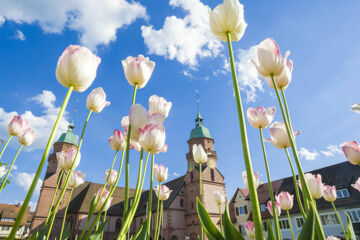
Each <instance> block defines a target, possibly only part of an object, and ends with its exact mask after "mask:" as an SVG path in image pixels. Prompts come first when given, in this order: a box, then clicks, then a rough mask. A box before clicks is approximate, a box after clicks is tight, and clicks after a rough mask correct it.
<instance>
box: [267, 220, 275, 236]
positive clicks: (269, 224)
mask: <svg viewBox="0 0 360 240" xmlns="http://www.w3.org/2000/svg"><path fill="white" fill-rule="evenodd" d="M267 226H268V236H267V240H276V237H275V234H274V230H273V228H272V225H271V222H270V221H269V220H267Z"/></svg>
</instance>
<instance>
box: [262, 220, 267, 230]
mask: <svg viewBox="0 0 360 240" xmlns="http://www.w3.org/2000/svg"><path fill="white" fill-rule="evenodd" d="M263 226H264V230H265V232H266V231H267V223H266V222H263Z"/></svg>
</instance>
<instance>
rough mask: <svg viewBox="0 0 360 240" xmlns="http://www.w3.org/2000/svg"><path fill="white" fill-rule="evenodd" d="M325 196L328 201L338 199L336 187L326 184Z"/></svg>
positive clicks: (324, 188)
mask: <svg viewBox="0 0 360 240" xmlns="http://www.w3.org/2000/svg"><path fill="white" fill-rule="evenodd" d="M323 195H324V196H323V197H324V199H325V200H326V201H328V202H334V201H335V200H336V197H337V195H336V187H335V186H328V185H325V186H324V187H323Z"/></svg>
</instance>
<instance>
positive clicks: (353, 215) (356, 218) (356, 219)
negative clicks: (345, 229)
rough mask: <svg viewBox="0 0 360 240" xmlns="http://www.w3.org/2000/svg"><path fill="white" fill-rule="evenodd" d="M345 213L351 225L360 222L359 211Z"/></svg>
mask: <svg viewBox="0 0 360 240" xmlns="http://www.w3.org/2000/svg"><path fill="white" fill-rule="evenodd" d="M347 213H348V214H349V215H350V218H351V221H352V222H353V223H359V222H360V209H354V210H349V211H347Z"/></svg>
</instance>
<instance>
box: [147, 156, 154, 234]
mask: <svg viewBox="0 0 360 240" xmlns="http://www.w3.org/2000/svg"><path fill="white" fill-rule="evenodd" d="M154 161H155V155H154V154H152V155H151V169H150V187H149V201H148V213H147V219H148V221H147V233H148V236H149V239H150V230H151V229H150V228H151V212H152V192H153V190H152V189H153V179H154V177H153V176H154Z"/></svg>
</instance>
